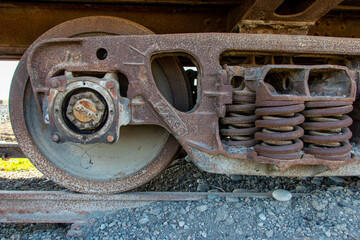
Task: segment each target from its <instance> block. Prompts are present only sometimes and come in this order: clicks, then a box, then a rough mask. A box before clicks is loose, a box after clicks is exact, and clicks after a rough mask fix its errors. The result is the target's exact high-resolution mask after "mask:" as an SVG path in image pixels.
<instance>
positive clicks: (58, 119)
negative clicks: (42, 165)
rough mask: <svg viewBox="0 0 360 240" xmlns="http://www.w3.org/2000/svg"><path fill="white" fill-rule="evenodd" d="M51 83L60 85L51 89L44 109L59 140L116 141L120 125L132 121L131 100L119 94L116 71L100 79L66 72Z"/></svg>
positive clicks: (53, 133)
mask: <svg viewBox="0 0 360 240" xmlns="http://www.w3.org/2000/svg"><path fill="white" fill-rule="evenodd" d="M50 82H58V83H59V84H56V85H54V86H55V88H54V87H51V88H50V94H49V98H45V99H44V104H43V106H44V109H43V111H44V113H45V116H47V115H49V116H50V118H49V123H50V126H51V132H52V135H53V136H54V135H57V136H58V137H57V138H56V142H60V141H61V142H65V141H70V142H78V143H94V142H104V143H114V142H116V141H117V140H118V138H119V134H120V131H119V130H120V127H121V126H124V125H127V124H129V122H130V104H129V103H130V100H129V99H128V98H124V97H121V96H120V87H119V83H118V82H117V77H116V74H115V73H107V74H106V75H105V76H104V77H103V78H97V77H91V76H85V77H74V76H73V75H72V73H70V72H66V73H65V76H60V77H54V78H53V79H52V80H51V81H50ZM120 109H122V111H121V112H120Z"/></svg>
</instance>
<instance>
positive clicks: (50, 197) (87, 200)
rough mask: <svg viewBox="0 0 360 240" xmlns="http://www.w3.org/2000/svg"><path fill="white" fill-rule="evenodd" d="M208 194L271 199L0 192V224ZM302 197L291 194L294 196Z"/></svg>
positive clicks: (80, 216) (68, 219) (85, 215)
mask: <svg viewBox="0 0 360 240" xmlns="http://www.w3.org/2000/svg"><path fill="white" fill-rule="evenodd" d="M208 195H216V196H219V197H227V196H233V197H244V198H245V197H251V198H271V197H272V196H271V192H268V193H265V192H263V193H258V192H253V191H248V192H247V191H244V192H238V193H231V192H227V193H225V192H224V193H222V192H218V193H199V192H133V193H123V194H116V195H89V194H76V193H69V192H56V191H48V192H44V191H0V222H3V223H10V222H15V223H74V222H87V221H90V220H91V219H92V218H97V217H100V216H102V215H103V214H106V213H109V212H112V211H116V210H119V209H122V208H134V207H139V206H142V205H144V204H149V203H151V202H154V201H198V200H201V199H204V198H206V197H207V196H208ZM301 195H303V194H299V193H295V194H293V196H294V197H298V196H301Z"/></svg>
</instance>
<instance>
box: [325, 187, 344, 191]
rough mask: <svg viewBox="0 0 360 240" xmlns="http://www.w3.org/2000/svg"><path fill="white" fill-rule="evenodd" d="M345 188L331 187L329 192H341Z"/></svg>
mask: <svg viewBox="0 0 360 240" xmlns="http://www.w3.org/2000/svg"><path fill="white" fill-rule="evenodd" d="M343 189H344V188H343V187H341V186H332V187H329V188H328V189H327V190H328V191H332V192H333V191H340V190H343Z"/></svg>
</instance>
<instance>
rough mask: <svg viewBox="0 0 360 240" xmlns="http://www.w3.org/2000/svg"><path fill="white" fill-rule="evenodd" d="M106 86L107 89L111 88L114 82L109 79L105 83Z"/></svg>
mask: <svg viewBox="0 0 360 240" xmlns="http://www.w3.org/2000/svg"><path fill="white" fill-rule="evenodd" d="M106 87H107V88H109V89H112V88H114V87H115V83H114V82H113V81H109V82H107V83H106Z"/></svg>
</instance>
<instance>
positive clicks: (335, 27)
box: [0, 0, 360, 221]
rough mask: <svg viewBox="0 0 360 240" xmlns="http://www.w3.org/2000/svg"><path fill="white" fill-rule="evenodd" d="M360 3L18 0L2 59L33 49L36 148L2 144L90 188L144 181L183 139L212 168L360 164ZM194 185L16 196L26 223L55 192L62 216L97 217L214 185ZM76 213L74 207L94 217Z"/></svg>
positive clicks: (21, 107)
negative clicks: (183, 189)
mask: <svg viewBox="0 0 360 240" xmlns="http://www.w3.org/2000/svg"><path fill="white" fill-rule="evenodd" d="M359 6H360V5H359V4H358V3H357V2H356V1H351V0H345V1H342V0H331V1H330V0H306V1H290V0H276V1H263V0H244V1H232V0H224V1H220V0H219V1H218V0H215V1H197V0H194V1H181V0H179V1H178V0H169V1H167V0H164V1H162V0H161V1H158V0H154V1H147V2H146V1H141V0H139V1H132V0H114V1H106V2H105V3H104V2H102V3H101V2H98V1H92V0H89V1H86V0H84V1H82V0H81V1H76V2H72V1H61V2H60V3H59V2H57V1H52V0H49V1H32V2H26V3H25V4H24V3H19V1H6V2H2V3H0V15H1V16H2V20H3V21H0V27H1V29H2V32H1V33H0V58H1V59H19V58H20V57H21V60H20V62H19V65H18V68H17V70H16V72H15V74H14V78H13V82H12V86H11V92H10V99H9V101H10V117H11V123H12V126H13V128H14V133H15V135H16V137H17V140H18V142H19V147H20V149H21V150H19V148H18V146H17V145H3V146H1V147H0V153H1V155H2V156H3V157H16V156H22V155H23V154H24V155H25V156H26V157H28V158H29V159H30V160H31V161H32V163H33V164H34V165H35V166H36V167H37V168H38V169H39V170H40V171H41V172H42V173H44V174H45V175H46V176H47V177H48V178H49V179H51V180H53V181H54V182H56V183H58V184H60V185H62V186H64V187H66V188H68V189H71V190H73V191H77V192H82V193H87V194H105V193H118V192H126V191H129V190H131V189H135V188H137V187H139V186H141V185H143V184H145V183H146V182H149V181H150V180H151V179H153V178H154V177H156V176H157V175H158V174H160V173H161V172H162V171H163V170H165V169H166V167H167V166H169V164H171V162H172V160H173V159H174V157H175V156H176V155H177V153H178V151H179V149H180V148H182V149H184V151H186V153H187V154H188V155H189V156H190V158H191V159H192V160H193V162H194V163H195V165H197V167H199V168H201V169H203V170H205V171H208V172H212V173H220V174H244V175H263V176H314V175H317V176H337V175H341V176H353V175H359V174H360V164H359V161H360V141H359V139H360V135H359V134H360V133H359V128H360V113H359V111H360V107H359V106H360V104H359V90H358V85H359V84H360V77H359V76H360V74H359V73H360V67H359V66H360V48H359V45H360V39H359V38H357V37H359V36H360V34H359V32H360V31H359V29H358V28H359V26H360V24H358V20H359V16H360V14H359V12H360V8H359ZM344 13H346V14H344ZM34 16H36V17H34ZM344 16H345V17H344ZM15 23H16V24H15ZM195 23H196V24H195ZM18 25H19V26H20V27H19V28H15V27H13V26H18ZM210 32H211V33H210ZM186 194H188V195H186ZM186 194H185V193H177V194H174V193H126V194H121V195H80V194H74V193H43V192H40V193H31V192H29V193H19V192H3V193H1V197H2V198H1V203H0V204H1V206H2V208H1V209H2V211H4V213H6V206H8V208H9V211H10V206H13V209H14V210H16V211H15V212H14V214H13V215H11V216H12V217H13V218H10V217H9V219H10V220H9V221H11V219H14V220H16V218H15V216H16V214H20V215H18V216H25V215H22V214H26V211H27V210H26V207H25V203H28V204H30V205H32V206H34V210H32V212H31V213H29V219H32V218H33V219H32V220H34V221H35V219H36V218H35V216H36V212H37V211H39V212H42V211H43V210H44V208H41V207H39V206H40V205H41V204H42V203H44V202H41V201H42V200H41V199H39V198H41V197H43V198H44V199H46V200H45V202H46V204H53V205H51V206H52V207H53V209H58V210H59V211H60V210H61V212H63V211H65V212H66V211H67V209H66V207H65V206H62V205H61V201H67V203H69V204H70V205H68V206H72V205H73V206H75V205H76V204H80V205H79V206H80V207H79V209H80V210H82V211H83V212H85V213H90V212H92V211H93V210H95V208H96V204H99V206H109V208H106V207H105V208H104V209H109V210H111V209H113V208H116V207H119V206H122V205H123V204H124V203H127V202H131V203H134V202H138V203H139V202H149V201H153V200H177V199H178V200H194V199H199V198H203V197H205V196H206V194H201V193H191V194H190V193H186ZM225 195H226V194H225ZM265 195H266V194H265ZM265 195H264V196H265ZM259 196H262V195H261V194H260V195H259ZM266 196H267V195H266ZM56 198H60V199H62V200H58V199H56ZM11 204H14V205H11ZM36 206H38V208H37V207H36ZM87 206H88V207H89V208H88V209H87ZM20 207H23V209H21V208H20ZM61 207H63V208H61ZM75 210H76V209H75V208H74V209H69V210H68V211H70V212H69V215H66V214H65V213H64V216H67V219H75V218H77V217H79V214H80V213H79V212H77V213H76V212H73V211H75ZM53 214H55V213H51V214H49V219H53V216H55V215H53ZM3 219H5V220H6V219H7V218H6V217H5V218H3ZM17 219H18V220H21V218H20V217H19V218H17ZM24 219H26V218H24ZM44 219H46V218H44ZM80 219H81V217H80ZM5 220H4V221H5ZM49 221H51V220H49ZM64 221H65V218H64ZM69 221H71V220H69Z"/></svg>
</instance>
